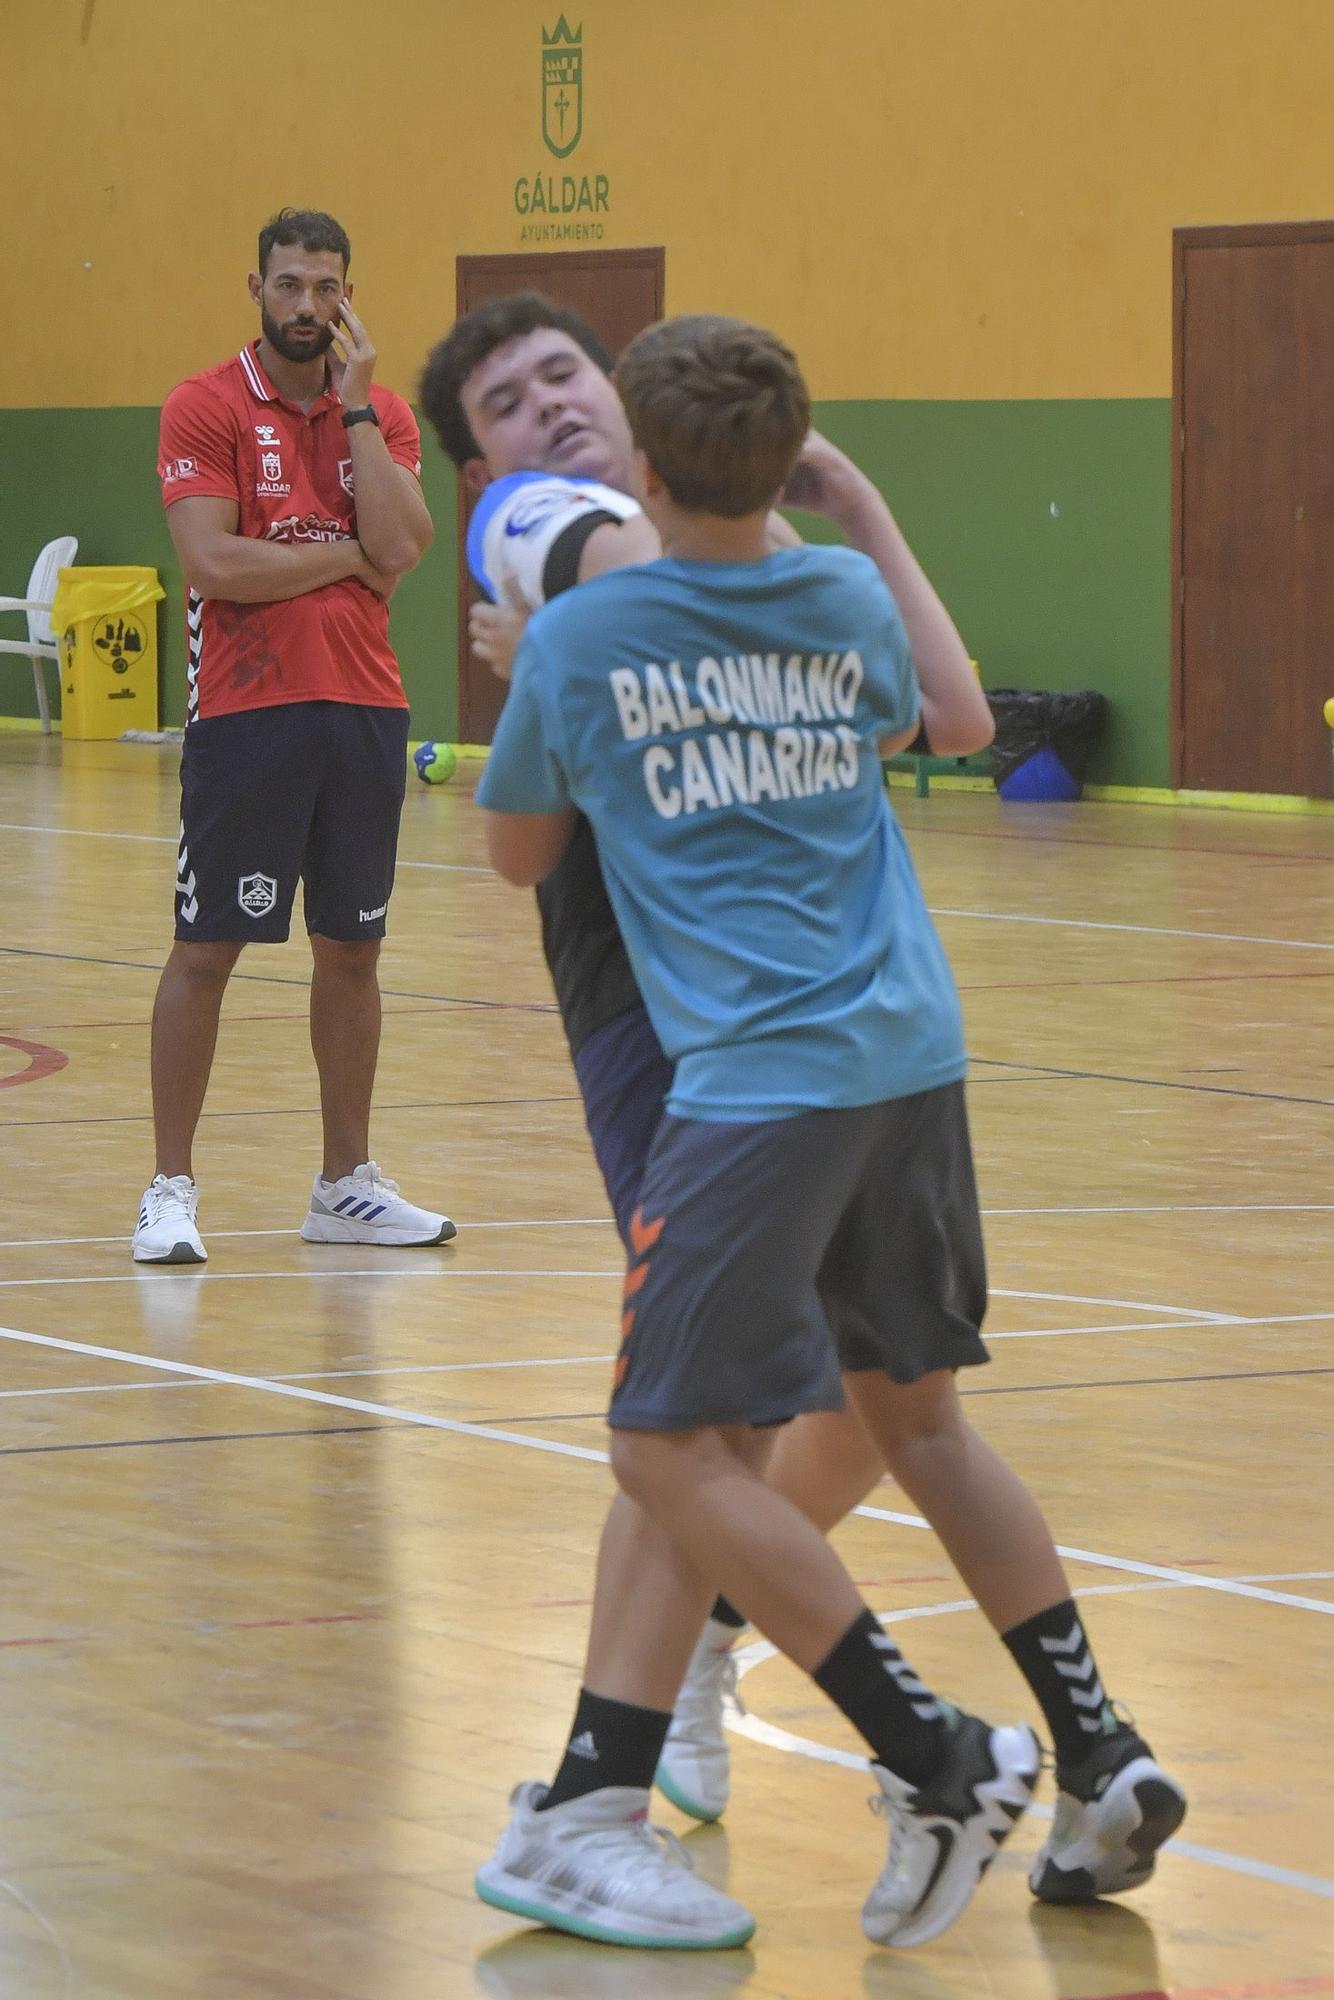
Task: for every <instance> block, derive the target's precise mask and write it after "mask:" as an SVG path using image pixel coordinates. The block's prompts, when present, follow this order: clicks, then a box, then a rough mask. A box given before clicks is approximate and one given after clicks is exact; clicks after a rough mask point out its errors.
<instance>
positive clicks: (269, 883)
mask: <svg viewBox="0 0 1334 2000" xmlns="http://www.w3.org/2000/svg"><path fill="white" fill-rule="evenodd" d="M236 900H237V902H238V903H239V904H240V905H241V908H242V909H243V910H244V911H245V913H246V915H247V916H248V917H267V915H268V914H269V911H270V910H271V909H272V908H273V906H274V904H275V903H276V902H277V900H278V884H277V883H276V882H275V881H274V879H273V877H272V875H242V876H241V877H240V878H239V880H238V881H237V884H236Z"/></svg>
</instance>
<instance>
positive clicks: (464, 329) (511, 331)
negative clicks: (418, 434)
mask: <svg viewBox="0 0 1334 2000" xmlns="http://www.w3.org/2000/svg"><path fill="white" fill-rule="evenodd" d="M543 327H553V328H554V329H555V331H556V332H557V333H568V334H569V336H570V339H571V340H572V341H574V343H575V345H576V346H577V347H582V348H583V350H584V353H585V354H586V355H587V356H588V357H589V359H590V361H595V362H596V363H597V365H598V367H599V368H600V369H601V370H602V371H603V373H604V374H606V375H610V373H611V356H610V354H608V352H607V350H606V348H605V347H604V346H603V344H602V342H601V341H600V340H599V339H598V337H597V335H596V334H595V333H594V331H593V329H592V327H591V326H589V325H588V323H587V322H586V321H585V320H582V319H580V317H579V315H578V313H575V312H571V311H570V309H569V307H568V306H558V305H557V304H556V302H555V300H554V299H548V298H544V297H543V296H542V294H541V292H510V293H508V294H507V295H506V297H504V298H503V299H492V300H491V302H490V303H489V304H488V305H484V306H475V307H474V308H473V310H472V311H471V312H470V313H464V315H463V317H462V319H456V320H455V322H454V324H453V326H452V327H451V328H450V329H449V332H448V333H447V334H446V335H445V337H444V339H443V340H441V341H437V343H436V345H435V346H434V347H433V348H432V349H431V351H430V353H429V354H428V355H427V357H426V366H425V368H424V369H423V370H422V378H421V386H420V389H419V391H418V396H419V400H420V403H421V407H422V413H423V415H424V416H425V417H426V420H427V422H428V423H429V424H430V426H431V429H432V430H433V431H434V432H435V434H436V436H437V437H438V438H439V440H440V447H441V450H442V451H445V452H448V454H449V456H450V457H451V458H452V459H453V461H454V463H455V465H459V466H462V465H466V464H467V462H468V460H469V459H470V458H480V457H481V455H482V454H481V449H480V447H479V446H478V443H477V440H476V438H475V437H474V436H473V434H472V428H471V426H470V425H469V423H468V419H467V418H466V417H465V416H464V414H463V402H462V394H463V385H464V383H465V382H466V381H467V379H468V377H469V376H470V375H471V374H472V372H473V369H474V368H480V367H481V365H482V363H483V362H484V361H485V360H486V358H487V356H488V354H493V353H494V352H495V350H496V349H497V348H498V347H503V346H504V345H505V343H506V341H507V340H520V339H522V337H523V336H524V334H526V333H537V332H539V331H540V330H541V329H542V328H543Z"/></svg>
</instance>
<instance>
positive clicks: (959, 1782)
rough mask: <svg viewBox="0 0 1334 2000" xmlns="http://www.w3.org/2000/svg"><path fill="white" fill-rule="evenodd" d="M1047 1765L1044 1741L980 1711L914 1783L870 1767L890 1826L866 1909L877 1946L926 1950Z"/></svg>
mask: <svg viewBox="0 0 1334 2000" xmlns="http://www.w3.org/2000/svg"><path fill="white" fill-rule="evenodd" d="M1041 1766H1042V1753H1041V1751H1040V1750H1039V1748H1038V1739H1037V1737H1036V1736H1035V1735H1034V1734H1033V1732H1032V1730H1031V1729H1029V1728H1028V1727H1026V1726H1025V1725H1024V1724H1022V1723H1021V1724H1019V1725H1018V1726H1017V1727H1015V1728H1013V1729H992V1728H990V1727H989V1726H988V1724H987V1723H985V1722H980V1721H979V1720H978V1718H977V1717H976V1716H975V1715H959V1714H955V1715H953V1716H952V1719H951V1723H950V1732H949V1738H948V1741H947V1745H946V1751H945V1758H944V1761H943V1763H942V1765H941V1768H940V1770H939V1771H938V1772H937V1773H936V1774H935V1776H934V1777H932V1778H931V1779H930V1780H929V1781H928V1782H927V1783H925V1784H922V1785H917V1786H913V1785H910V1784H908V1783H906V1782H905V1780H904V1779H902V1778H897V1777H895V1776H894V1774H893V1773H892V1772H890V1771H886V1770H885V1769H884V1768H883V1766H882V1765H880V1764H873V1765H872V1766H871V1769H872V1770H873V1771H874V1773H875V1775H876V1778H877V1779H878V1780H879V1784H880V1796H879V1797H878V1798H874V1799H872V1801H871V1803H872V1807H873V1808H874V1809H875V1810H876V1811H878V1812H881V1813H883V1814H884V1816H885V1817H886V1819H888V1821H889V1828H890V1832H889V1857H888V1859H887V1861H886V1862H885V1866H884V1868H883V1869H882V1870H881V1873H880V1876H879V1878H878V1880H877V1881H876V1883H875V1886H874V1888H873V1889H872V1890H871V1893H870V1895H869V1896H868V1897H867V1899H866V1902H865V1905H864V1906H863V1909H862V1929H863V1931H864V1932H865V1933H866V1935H867V1937H868V1938H870V1940H871V1942H872V1943H873V1944H892V1945H897V1946H899V1947H905V1946H908V1945H914V1944H926V1943H927V1942H928V1940H929V1939H931V1938H934V1937H939V1935H940V1933H941V1932H942V1931H943V1930H946V1929H948V1927H949V1925H950V1924H952V1923H953V1922H954V1920H955V1918H956V1917H957V1916H959V1915H960V1914H961V1912H962V1911H963V1910H964V1908H965V1907H966V1905H967V1903H968V1901H969V1899H970V1897H971V1896H972V1893H973V1891H974V1889H975V1888H976V1887H977V1885H978V1883H979V1882H980V1881H981V1879H982V1877H983V1875H985V1873H986V1871H987V1869H988V1868H989V1867H990V1866H991V1864H992V1862H993V1861H994V1860H995V1858H996V1853H997V1850H998V1848H999V1847H1000V1845H1001V1842H1002V1841H1003V1840H1005V1839H1006V1838H1007V1837H1008V1836H1009V1834H1010V1833H1011V1832H1012V1831H1013V1829H1014V1825H1015V1822H1016V1820H1018V1819H1019V1817H1020V1816H1021V1814H1022V1813H1023V1811H1024V1808H1025V1807H1026V1806H1027V1805H1028V1803H1029V1801H1030V1799H1031V1798H1032V1796H1033V1787H1034V1786H1035V1785H1036V1783H1037V1780H1038V1772H1039V1770H1040V1769H1041Z"/></svg>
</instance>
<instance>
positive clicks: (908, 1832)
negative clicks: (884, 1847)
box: [866, 1791, 918, 1900]
mask: <svg viewBox="0 0 1334 2000" xmlns="http://www.w3.org/2000/svg"><path fill="white" fill-rule="evenodd" d="M915 1796H916V1794H915V1793H914V1794H912V1796H911V1797H904V1796H902V1795H899V1796H897V1797H896V1796H894V1795H893V1794H892V1793H890V1792H886V1791H875V1792H872V1794H871V1796H870V1798H869V1799H868V1800H867V1801H866V1803H867V1804H868V1805H869V1806H870V1808H871V1811H872V1812H873V1813H874V1814H875V1817H876V1818H877V1819H883V1820H888V1822H889V1852H888V1854H887V1855H886V1857H885V1866H884V1869H883V1871H882V1874H881V1878H880V1879H881V1882H882V1883H883V1884H884V1885H885V1886H886V1887H892V1885H893V1884H894V1883H895V1882H897V1881H899V1880H900V1879H901V1878H902V1877H903V1876H904V1874H905V1872H906V1862H907V1854H906V1853H905V1850H906V1849H911V1847H912V1846H913V1845H914V1842H915V1838H916V1834H917V1830H918V1828H917V1822H916V1818H915V1815H914V1813H913V1810H912V1798H913V1797H915ZM891 1900H893V1898H892V1897H891Z"/></svg>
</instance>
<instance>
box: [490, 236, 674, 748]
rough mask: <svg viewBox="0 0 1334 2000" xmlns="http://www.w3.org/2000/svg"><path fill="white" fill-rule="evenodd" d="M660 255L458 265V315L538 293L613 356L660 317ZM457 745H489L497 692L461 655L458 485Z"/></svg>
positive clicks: (574, 255)
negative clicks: (572, 315)
mask: <svg viewBox="0 0 1334 2000" xmlns="http://www.w3.org/2000/svg"><path fill="white" fill-rule="evenodd" d="M665 278H666V253H665V252H664V251H663V250H661V249H644V250H587V251H577V250H576V251H569V252H567V253H565V254H561V253H554V254H547V255H542V256H538V255H534V256H517V257H460V258H459V259H458V310H459V312H460V313H465V312H471V311H472V309H473V307H474V306H480V305H486V304H488V303H489V301H490V300H492V299H499V298H504V297H505V295H506V294H507V293H508V292H526V291H533V292H545V293H546V295H547V297H548V298H549V299H554V300H555V301H556V303H557V304H558V305H562V306H569V307H570V308H571V309H572V310H573V311H574V312H577V313H578V314H579V316H580V318H581V319H584V320H587V322H588V324H589V325H590V326H591V327H592V328H593V331H594V332H595V333H597V334H598V335H599V336H600V337H601V338H602V340H604V341H605V342H606V345H607V347H608V348H609V349H610V351H611V353H612V355H613V356H615V355H617V354H619V353H620V351H621V349H622V348H623V347H624V346H625V345H626V344H627V342H629V341H630V340H632V339H633V338H634V336H635V335H636V334H637V333H639V332H640V331H641V329H642V328H644V327H646V326H651V325H652V324H653V322H654V320H659V319H661V318H662V316H663V294H664V290H665ZM458 512H459V546H458V564H459V637H458V644H459V739H460V741H461V742H464V743H489V742H490V741H491V735H492V732H493V730H494V729H495V726H496V717H497V716H498V715H499V714H500V710H501V707H502V705H503V703H504V700H505V689H504V686H503V684H502V683H501V682H500V681H498V680H497V679H496V677H495V675H494V674H493V673H492V672H491V670H490V668H489V667H486V666H483V664H482V662H481V661H480V660H476V659H474V658H473V656H472V654H471V653H470V652H469V650H468V608H469V606H470V605H471V604H473V603H475V602H476V599H477V596H478V591H477V589H476V586H475V585H474V584H473V582H472V579H471V577H470V576H469V574H468V562H467V555H466V543H467V535H468V521H469V519H470V517H471V514H472V501H471V496H470V495H469V494H468V492H467V489H466V487H465V486H464V483H463V480H462V479H460V480H459V509H458Z"/></svg>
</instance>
